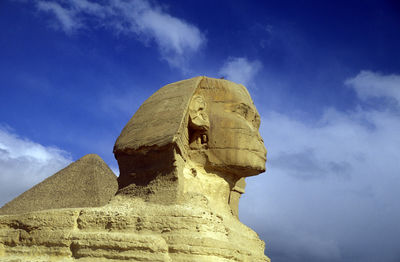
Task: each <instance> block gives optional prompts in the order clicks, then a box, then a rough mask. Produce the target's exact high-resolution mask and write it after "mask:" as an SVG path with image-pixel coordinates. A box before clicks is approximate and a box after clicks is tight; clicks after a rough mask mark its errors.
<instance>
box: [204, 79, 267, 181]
mask: <svg viewBox="0 0 400 262" xmlns="http://www.w3.org/2000/svg"><path fill="white" fill-rule="evenodd" d="M207 100H208V101H207V105H208V106H207V113H208V117H209V121H210V130H209V132H208V150H207V157H208V165H209V166H210V167H212V168H216V169H222V170H224V171H225V172H230V173H233V174H235V175H237V176H240V177H244V176H252V175H257V174H259V173H261V172H264V171H265V162H266V154H267V150H266V149H265V146H264V142H263V140H262V138H261V136H260V133H259V127H260V115H259V114H258V112H257V110H256V108H255V106H254V104H253V102H252V100H251V98H250V96H249V94H248V92H247V90H245V88H244V87H243V86H240V85H226V86H223V87H220V91H218V92H212V93H211V95H209V96H208V99H207Z"/></svg>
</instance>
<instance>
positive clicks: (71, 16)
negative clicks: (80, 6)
mask: <svg viewBox="0 0 400 262" xmlns="http://www.w3.org/2000/svg"><path fill="white" fill-rule="evenodd" d="M37 8H38V9H39V10H40V11H46V12H50V13H53V14H54V16H55V17H56V19H57V21H58V22H59V23H60V28H61V29H63V30H64V32H65V33H67V34H70V33H72V32H74V31H75V30H76V29H78V28H79V27H81V24H80V23H79V20H78V19H77V18H76V17H75V12H73V11H71V10H68V9H66V8H64V7H62V6H61V5H60V4H58V3H55V2H45V1H38V2H37ZM52 26H53V27H57V26H55V25H54V24H52Z"/></svg>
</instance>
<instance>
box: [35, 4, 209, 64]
mask: <svg viewBox="0 0 400 262" xmlns="http://www.w3.org/2000/svg"><path fill="white" fill-rule="evenodd" d="M37 8H38V9H39V10H40V11H45V12H49V13H52V14H53V15H54V17H55V18H56V20H55V21H56V22H57V23H58V25H59V28H61V29H62V30H64V31H65V32H66V33H67V34H71V33H74V32H76V31H77V30H79V29H83V28H85V29H86V30H88V29H90V26H96V27H102V28H107V29H110V30H111V31H113V32H116V33H123V34H127V35H130V34H133V35H135V36H136V37H137V39H139V40H141V41H143V42H144V43H148V42H149V41H154V42H155V43H156V44H157V46H158V50H159V52H160V54H161V57H162V58H163V59H164V60H166V61H167V62H168V63H169V64H170V65H171V66H174V67H182V66H183V65H184V64H185V62H187V60H188V59H189V58H190V57H191V56H192V55H193V54H194V53H195V52H197V51H198V50H199V49H200V48H201V47H202V46H203V45H204V44H205V42H206V37H205V36H204V34H203V33H202V32H201V31H200V29H199V28H198V27H196V26H195V25H192V24H190V23H188V22H186V21H185V20H183V19H180V18H177V17H174V16H172V15H170V14H168V13H167V12H166V11H165V10H164V9H163V8H161V7H160V6H157V5H155V4H151V3H150V2H149V1H147V0H132V1H123V0H112V1H107V2H103V3H102V4H99V3H96V2H92V1H87V0H72V1H62V2H57V1H38V2H37Z"/></svg>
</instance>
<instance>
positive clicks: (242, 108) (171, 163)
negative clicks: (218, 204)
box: [114, 77, 266, 199]
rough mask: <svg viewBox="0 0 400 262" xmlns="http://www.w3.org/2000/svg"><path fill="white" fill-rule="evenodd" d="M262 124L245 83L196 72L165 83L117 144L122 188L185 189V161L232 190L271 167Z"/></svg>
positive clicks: (127, 127)
mask: <svg viewBox="0 0 400 262" xmlns="http://www.w3.org/2000/svg"><path fill="white" fill-rule="evenodd" d="M259 125H260V116H259V114H258V112H257V110H256V108H255V106H254V104H253V102H252V100H251V98H250V95H249V93H248V91H247V90H246V88H245V87H244V86H242V85H238V84H235V83H233V82H230V81H227V80H222V79H213V78H208V77H196V78H192V79H188V80H183V81H180V82H176V83H173V84H170V85H167V86H164V87H163V88H161V89H160V90H158V91H157V92H156V93H154V94H153V95H152V96H151V97H150V98H149V99H147V100H146V101H145V102H144V103H143V105H142V106H141V107H140V108H139V110H138V111H137V112H136V113H135V115H134V116H133V117H132V119H131V120H130V121H129V122H128V124H127V125H126V126H125V128H124V129H123V130H122V132H121V135H120V136H119V137H118V139H117V141H116V143H115V146H114V154H115V157H116V159H117V160H118V164H119V167H120V177H119V179H118V180H119V188H120V191H121V190H122V191H127V189H125V188H127V187H128V188H131V189H132V190H128V191H129V192H130V193H132V194H135V193H134V191H135V192H140V190H141V189H142V188H146V190H147V191H148V192H151V191H157V190H158V189H156V188H157V187H160V185H162V184H163V185H167V184H169V188H165V187H164V189H163V190H162V191H163V192H164V193H165V192H170V193H171V194H172V195H174V194H173V192H179V191H182V190H183V191H184V189H182V188H185V185H182V183H183V182H182V181H185V180H184V179H183V178H181V177H180V173H182V172H180V171H179V168H180V167H182V166H185V165H190V166H192V167H194V168H195V169H196V168H198V169H199V170H200V169H201V170H205V172H207V173H212V174H216V175H217V176H219V177H221V178H223V179H225V180H226V181H227V182H228V184H229V185H230V188H231V189H232V188H234V187H235V184H236V182H237V181H239V180H240V179H241V178H243V177H248V176H253V175H257V174H259V173H261V172H263V171H265V161H266V149H265V147H264V143H263V140H262V138H261V136H260V134H259V131H258V129H259ZM160 181H162V182H160ZM181 182H182V183H181ZM171 184H174V185H175V189H173V188H174V186H172V187H171V186H170V185H171ZM149 185H156V186H154V187H151V188H150V189H149ZM171 188H172V189H171ZM140 194H144V193H143V192H142V193H140ZM163 198H164V199H167V198H168V197H163Z"/></svg>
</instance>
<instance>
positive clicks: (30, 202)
mask: <svg viewBox="0 0 400 262" xmlns="http://www.w3.org/2000/svg"><path fill="white" fill-rule="evenodd" d="M117 187H118V186H117V177H116V176H115V174H114V173H113V172H112V171H111V169H110V168H109V167H108V166H107V164H106V163H104V161H103V160H102V159H101V158H100V157H99V156H98V155H96V154H89V155H86V156H84V157H82V158H81V159H79V160H77V161H76V162H74V163H72V164H70V165H69V166H67V167H66V168H64V169H62V170H60V171H59V172H57V173H55V174H54V175H52V176H50V177H48V178H46V179H45V180H43V181H42V182H40V183H39V184H37V185H36V186H34V187H32V188H31V189H29V190H28V191H26V192H24V193H22V194H21V195H19V196H18V197H16V198H15V199H13V200H12V201H10V202H8V203H7V204H5V205H4V206H3V207H2V208H1V209H0V214H17V213H25V212H31V211H38V210H45V209H56V208H68V207H97V206H104V205H105V204H107V203H108V201H110V199H111V198H112V197H113V196H114V195H115V192H116V191H117Z"/></svg>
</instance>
